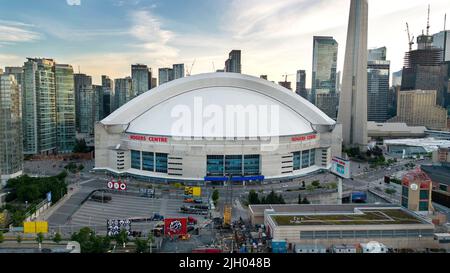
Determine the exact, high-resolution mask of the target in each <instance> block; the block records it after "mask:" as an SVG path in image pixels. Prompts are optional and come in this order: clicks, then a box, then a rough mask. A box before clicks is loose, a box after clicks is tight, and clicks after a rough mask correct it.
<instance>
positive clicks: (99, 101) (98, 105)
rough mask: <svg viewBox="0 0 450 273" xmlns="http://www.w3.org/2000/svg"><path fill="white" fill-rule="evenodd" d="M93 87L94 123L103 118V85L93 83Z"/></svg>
mask: <svg viewBox="0 0 450 273" xmlns="http://www.w3.org/2000/svg"><path fill="white" fill-rule="evenodd" d="M92 89H94V123H95V122H97V121H100V120H102V119H103V116H104V113H103V107H104V102H103V97H104V94H103V86H101V85H92Z"/></svg>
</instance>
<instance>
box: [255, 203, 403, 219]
mask: <svg viewBox="0 0 450 273" xmlns="http://www.w3.org/2000/svg"><path fill="white" fill-rule="evenodd" d="M366 207H367V208H380V209H381V208H398V205H390V204H379V205H376V204H343V205H297V204H292V205H250V206H249V209H250V213H252V214H253V215H254V216H264V211H266V210H273V212H274V213H273V214H281V213H300V214H303V213H310V214H313V213H349V214H351V213H354V211H355V209H356V208H361V209H363V208H366Z"/></svg>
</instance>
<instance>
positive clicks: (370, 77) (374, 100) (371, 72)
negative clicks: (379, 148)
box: [367, 47, 391, 122]
mask: <svg viewBox="0 0 450 273" xmlns="http://www.w3.org/2000/svg"><path fill="white" fill-rule="evenodd" d="M386 51H387V50H386V47H381V48H377V49H371V50H369V60H368V64H367V83H368V86H367V92H368V94H367V118H368V121H375V122H385V121H386V120H387V119H388V104H389V75H390V65H391V62H390V61H386Z"/></svg>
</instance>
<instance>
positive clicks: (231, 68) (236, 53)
mask: <svg viewBox="0 0 450 273" xmlns="http://www.w3.org/2000/svg"><path fill="white" fill-rule="evenodd" d="M225 72H233V73H242V64H241V51H240V50H232V51H231V52H230V54H229V56H228V59H227V60H226V61H225Z"/></svg>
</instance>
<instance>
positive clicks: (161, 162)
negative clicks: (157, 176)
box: [155, 153, 167, 173]
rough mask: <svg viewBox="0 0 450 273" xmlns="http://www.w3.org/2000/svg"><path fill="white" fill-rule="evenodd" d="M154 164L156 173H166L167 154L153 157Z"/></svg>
mask: <svg viewBox="0 0 450 273" xmlns="http://www.w3.org/2000/svg"><path fill="white" fill-rule="evenodd" d="M155 162H156V168H155V171H156V172H157V173H167V154H159V153H157V154H156V156H155Z"/></svg>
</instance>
